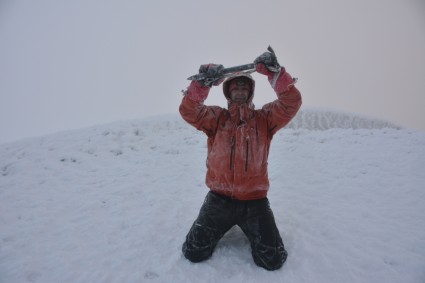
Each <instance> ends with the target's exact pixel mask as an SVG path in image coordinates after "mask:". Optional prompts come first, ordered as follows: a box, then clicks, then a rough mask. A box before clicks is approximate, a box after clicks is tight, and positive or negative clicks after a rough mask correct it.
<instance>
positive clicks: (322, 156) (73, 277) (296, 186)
mask: <svg viewBox="0 0 425 283" xmlns="http://www.w3.org/2000/svg"><path fill="white" fill-rule="evenodd" d="M205 157H206V138H205V136H204V135H203V134H202V133H200V132H197V131H196V130H195V129H193V128H191V127H190V126H189V125H187V124H186V123H185V122H184V121H183V120H182V119H181V118H180V117H179V116H174V115H165V116H159V117H152V118H151V119H145V120H135V121H125V122H117V123H113V124H108V125H100V126H97V127H93V128H88V129H82V130H78V131H70V132H63V133H58V134H55V135H50V136H45V137H40V138H34V139H27V140H22V141H19V142H14V143H9V144H3V145H0V227H1V229H0V282H2V283H3V282H7V283H9V282H52V283H54V282H72V283H78V282H82V283H83V282H84V283H87V282H127V283H132V282H245V283H247V282H287V283H290V282H297V283H299V282H319V283H321V282H323V283H328V282H356V283H357V282H386V283H389V282H405V283H409V282H411V283H413V282H416V283H423V282H425V217H424V215H425V204H424V200H425V173H424V168H425V133H423V132H418V131H415V130H410V129H400V128H398V127H397V126H394V125H391V124H390V123H386V122H384V121H376V120H372V119H367V118H362V117H356V116H355V115H350V114H343V113H335V112H325V111H319V110H308V111H303V112H301V113H300V114H299V115H298V116H297V118H296V119H295V120H294V121H293V122H292V123H291V124H290V125H289V126H288V127H287V128H285V129H284V130H281V131H280V132H279V133H278V134H277V135H276V136H275V138H274V139H273V142H272V147H271V152H270V160H269V161H270V162H269V173H270V174H269V175H270V178H271V190H270V193H269V199H270V202H271V206H272V209H273V210H274V213H275V217H276V221H277V225H278V227H279V229H280V231H281V234H282V236H283V239H284V243H285V246H286V248H287V250H288V252H289V258H288V261H287V262H286V263H285V265H284V267H283V268H282V269H280V270H278V271H275V272H268V271H265V270H263V269H261V268H258V267H256V266H255V264H254V263H253V261H252V259H251V255H250V248H249V243H248V241H247V239H246V238H245V236H244V235H243V234H242V232H241V230H240V229H239V228H234V229H232V230H230V231H229V232H228V234H226V235H225V237H224V238H223V239H222V241H221V242H220V243H219V245H218V246H217V249H216V251H215V253H214V255H213V257H212V258H211V259H210V260H208V261H206V262H204V263H200V264H192V263H190V262H188V261H187V260H185V259H184V258H183V257H182V255H181V251H180V248H181V244H182V242H183V240H184V237H185V235H186V233H187V231H188V229H189V228H190V226H191V224H192V222H193V220H194V219H195V217H196V215H197V213H198V211H199V208H200V206H201V204H202V201H203V198H204V196H205V194H206V192H207V189H206V188H205V185H204V177H205Z"/></svg>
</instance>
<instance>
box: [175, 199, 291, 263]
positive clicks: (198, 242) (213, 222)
mask: <svg viewBox="0 0 425 283" xmlns="http://www.w3.org/2000/svg"><path fill="white" fill-rule="evenodd" d="M234 225H238V226H239V227H240V228H241V229H242V231H243V232H244V233H245V235H246V236H247V237H248V240H249V242H250V244H251V250H252V257H253V259H254V262H255V264H257V265H258V266H261V267H263V268H265V269H267V270H276V269H279V268H280V267H281V266H282V265H283V263H284V262H285V260H286V258H287V256H288V253H287V252H286V250H285V247H284V245H283V242H282V238H281V237H280V234H279V230H278V229H277V227H276V223H275V220H274V216H273V212H272V210H271V208H270V204H269V201H268V199H267V198H264V199H259V200H250V201H241V200H235V199H231V198H228V197H226V196H222V195H219V194H216V193H214V192H211V191H210V192H209V193H208V194H207V196H206V198H205V201H204V203H203V205H202V207H201V210H200V212H199V215H198V218H197V219H196V220H195V222H194V223H193V225H192V227H191V229H190V230H189V233H188V234H187V236H186V241H185V242H184V244H183V247H182V251H183V254H184V256H185V257H186V258H187V259H188V260H190V261H192V262H200V261H203V260H206V259H208V258H209V257H210V256H211V255H212V253H213V251H214V249H215V247H216V245H217V243H218V241H219V240H220V239H221V238H222V237H223V236H224V234H225V233H226V232H227V231H228V230H229V229H230V228H232V227H233V226H234Z"/></svg>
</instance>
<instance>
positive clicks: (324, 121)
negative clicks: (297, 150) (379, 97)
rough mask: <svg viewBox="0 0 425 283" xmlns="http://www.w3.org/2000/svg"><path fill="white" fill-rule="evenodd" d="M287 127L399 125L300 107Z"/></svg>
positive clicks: (373, 127) (329, 127) (377, 127)
mask: <svg viewBox="0 0 425 283" xmlns="http://www.w3.org/2000/svg"><path fill="white" fill-rule="evenodd" d="M287 128H292V129H308V130H329V129H335V128H338V129H383V128H393V129H400V128H401V127H399V126H397V125H394V124H393V123H390V122H387V121H383V120H379V119H375V118H368V117H364V116H360V115H356V114H350V113H343V112H338V111H332V110H323V109H308V110H304V109H301V110H300V111H299V112H298V114H297V116H295V118H294V119H293V120H292V121H291V122H290V124H289V125H288V126H287Z"/></svg>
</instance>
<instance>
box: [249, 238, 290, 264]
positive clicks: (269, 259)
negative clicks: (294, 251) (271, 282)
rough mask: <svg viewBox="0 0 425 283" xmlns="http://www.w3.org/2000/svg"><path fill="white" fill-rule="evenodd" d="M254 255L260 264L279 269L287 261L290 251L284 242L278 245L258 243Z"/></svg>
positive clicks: (256, 261) (255, 260)
mask: <svg viewBox="0 0 425 283" xmlns="http://www.w3.org/2000/svg"><path fill="white" fill-rule="evenodd" d="M252 257H253V259H254V262H255V264H257V265H258V266H260V267H263V268H265V269H267V270H277V269H279V268H281V267H282V265H283V264H284V263H285V261H286V258H287V257H288V252H287V251H286V250H285V248H284V246H283V244H282V245H278V246H266V245H262V244H258V245H257V246H256V247H255V248H253V250H252Z"/></svg>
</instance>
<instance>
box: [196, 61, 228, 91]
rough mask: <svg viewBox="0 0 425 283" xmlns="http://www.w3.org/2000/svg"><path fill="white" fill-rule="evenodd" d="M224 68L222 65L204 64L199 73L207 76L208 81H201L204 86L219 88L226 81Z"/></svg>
mask: <svg viewBox="0 0 425 283" xmlns="http://www.w3.org/2000/svg"><path fill="white" fill-rule="evenodd" d="M223 69H224V67H223V65H221V64H204V65H201V66H200V67H199V73H200V74H205V76H206V79H204V80H201V81H199V82H200V83H201V84H202V85H204V86H207V87H211V86H213V85H215V86H217V85H219V84H221V83H222V82H223V81H224V77H222V76H221V72H222V71H223Z"/></svg>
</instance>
